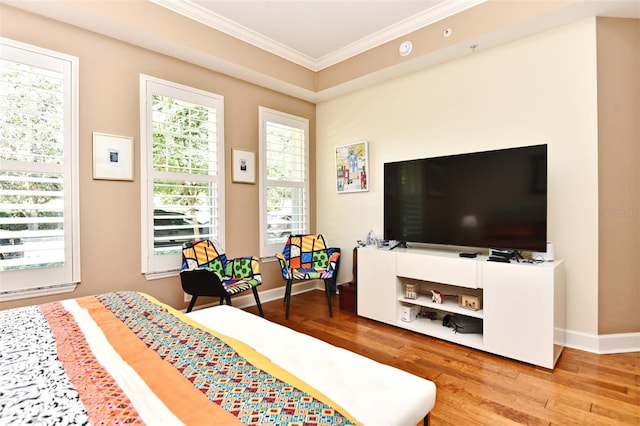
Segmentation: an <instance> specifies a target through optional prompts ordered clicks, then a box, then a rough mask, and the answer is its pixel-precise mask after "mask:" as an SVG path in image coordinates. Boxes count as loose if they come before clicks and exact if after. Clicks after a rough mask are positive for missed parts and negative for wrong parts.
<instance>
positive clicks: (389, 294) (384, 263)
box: [358, 247, 398, 324]
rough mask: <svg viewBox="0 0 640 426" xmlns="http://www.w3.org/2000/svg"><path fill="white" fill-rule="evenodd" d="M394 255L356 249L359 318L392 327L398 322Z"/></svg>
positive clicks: (386, 252) (383, 251) (366, 248)
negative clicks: (369, 319)
mask: <svg viewBox="0 0 640 426" xmlns="http://www.w3.org/2000/svg"><path fill="white" fill-rule="evenodd" d="M396 280H397V277H396V253H394V252H392V251H388V250H377V249H375V248H369V247H363V248H359V249H358V315H360V316H363V317H366V318H371V319H374V320H376V321H381V322H385V323H388V324H393V323H395V322H396V321H397V318H396V316H397V314H396V305H397V303H396V300H397V288H398V285H397V283H396Z"/></svg>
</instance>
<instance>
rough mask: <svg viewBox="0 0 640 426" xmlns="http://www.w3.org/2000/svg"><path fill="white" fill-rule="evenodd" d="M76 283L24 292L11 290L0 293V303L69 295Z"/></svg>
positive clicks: (25, 290)
mask: <svg viewBox="0 0 640 426" xmlns="http://www.w3.org/2000/svg"><path fill="white" fill-rule="evenodd" d="M76 286H77V283H71V284H60V285H57V286H51V287H38V288H30V289H24V290H12V291H6V292H0V302H9V301H11V300H20V299H29V298H31V297H42V296H52V295H54V294H64V293H71V292H72V291H74V290H75V289H76Z"/></svg>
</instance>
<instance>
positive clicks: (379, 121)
mask: <svg viewBox="0 0 640 426" xmlns="http://www.w3.org/2000/svg"><path fill="white" fill-rule="evenodd" d="M595 32H596V25H595V19H588V20H585V21H581V22H579V23H576V24H572V25H568V26H565V27H561V28H557V29H555V30H551V31H548V32H545V33H542V34H539V35H535V36H531V37H528V38H525V39H522V40H520V41H516V42H513V43H510V44H507V45H504V46H500V47H496V48H493V49H489V50H486V51H483V50H482V48H481V47H480V48H479V49H477V51H476V53H474V54H470V55H468V56H466V57H464V58H461V59H458V60H455V61H451V62H448V63H445V64H442V65H439V66H435V67H432V68H429V69H425V70H424V71H421V72H418V73H415V74H412V75H409V76H407V77H403V78H399V79H397V80H394V81H391V82H388V83H386V84H380V85H377V86H375V87H371V88H368V89H364V90H361V91H359V92H357V93H354V94H351V95H347V96H343V97H341V98H338V99H334V100H331V101H327V102H324V103H320V104H318V107H317V123H318V133H317V157H318V164H317V170H318V172H317V173H318V174H317V180H318V184H317V188H318V193H317V204H318V229H321V230H323V232H326V233H327V234H328V238H329V240H330V241H331V242H332V244H337V245H339V246H341V247H343V249H346V248H351V247H353V246H354V245H355V242H356V240H358V239H363V238H364V237H365V235H366V233H367V231H369V230H370V229H372V230H374V232H375V233H376V234H377V235H381V232H382V223H383V212H382V197H383V163H384V162H387V161H395V160H401V159H410V158H420V157H428V156H436V155H444V154H454V153H461V152H469V151H477V150H487V149H495V148H504V147H510V146H524V145H533V144H540V143H546V144H548V146H549V194H548V197H549V206H548V218H549V223H548V235H549V240H550V241H553V243H554V245H555V251H556V256H557V257H559V258H563V259H565V261H566V271H567V274H566V279H567V297H566V300H567V306H566V312H567V321H566V324H567V328H568V329H569V330H572V331H575V332H582V333H589V334H597V332H598V314H597V313H598V262H597V259H598V252H599V248H598V208H599V206H598V132H597V131H598V127H597V119H598V116H597V111H598V108H597V93H596V87H597V81H596V78H597V76H596V45H595V41H596V37H595ZM359 140H368V141H369V153H370V170H371V173H370V177H369V182H370V191H369V192H365V193H356V194H336V192H335V189H334V185H333V182H334V180H335V178H334V176H333V173H332V170H333V161H334V160H333V152H334V147H335V146H336V145H343V144H346V143H351V142H355V141H359ZM324 230H327V231H324ZM349 257H350V256H345V259H344V263H343V264H342V267H341V274H340V277H339V282H344V281H348V280H349V279H350V275H351V265H350V264H349V262H350V259H348V258H349ZM514 285H517V283H514ZM531 303H535V300H532V301H531Z"/></svg>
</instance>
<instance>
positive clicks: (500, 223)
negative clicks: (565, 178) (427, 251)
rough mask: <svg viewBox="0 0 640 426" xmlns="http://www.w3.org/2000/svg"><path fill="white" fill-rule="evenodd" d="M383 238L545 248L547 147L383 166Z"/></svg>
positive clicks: (411, 161)
mask: <svg viewBox="0 0 640 426" xmlns="http://www.w3.org/2000/svg"><path fill="white" fill-rule="evenodd" d="M384 238H385V239H387V240H396V241H401V242H413V243H424V244H438V245H451V246H461V247H475V248H501V249H511V250H532V251H546V242H547V145H536V146H526V147H518V148H509V149H500V150H494V151H483V152H474V153H469V154H459V155H449V156H444V157H433V158H422V159H417V160H408V161H398V162H393V163H385V165H384Z"/></svg>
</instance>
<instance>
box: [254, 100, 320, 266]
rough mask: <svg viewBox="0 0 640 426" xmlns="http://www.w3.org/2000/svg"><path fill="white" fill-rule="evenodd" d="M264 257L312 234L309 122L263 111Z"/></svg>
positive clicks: (261, 250)
mask: <svg viewBox="0 0 640 426" xmlns="http://www.w3.org/2000/svg"><path fill="white" fill-rule="evenodd" d="M259 120H260V162H261V164H260V170H261V174H262V175H261V179H260V213H261V220H260V224H261V226H260V231H261V234H262V244H261V248H260V255H261V257H270V256H275V254H276V253H278V252H279V251H281V250H282V247H283V246H284V243H285V241H286V239H287V237H288V236H289V235H291V234H303V233H308V232H309V120H307V119H306V118H301V117H296V116H294V115H290V114H285V113H283V112H279V111H274V110H271V109H268V108H264V107H260V109H259Z"/></svg>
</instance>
